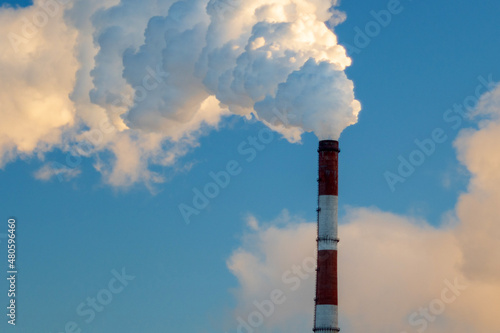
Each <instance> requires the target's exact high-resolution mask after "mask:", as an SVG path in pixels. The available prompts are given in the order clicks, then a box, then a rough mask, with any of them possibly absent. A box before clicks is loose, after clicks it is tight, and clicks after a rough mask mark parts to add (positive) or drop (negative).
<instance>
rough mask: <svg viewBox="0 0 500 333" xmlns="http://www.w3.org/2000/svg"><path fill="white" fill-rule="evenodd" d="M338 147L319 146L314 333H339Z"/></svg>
mask: <svg viewBox="0 0 500 333" xmlns="http://www.w3.org/2000/svg"><path fill="white" fill-rule="evenodd" d="M339 152H340V150H339V143H338V141H334V140H324V141H320V142H319V149H318V153H319V178H318V239H317V242H318V267H317V273H316V298H315V305H316V308H315V312H314V329H313V331H314V332H320V333H334V332H339V331H340V328H339V325H338V288H337V244H338V242H339V239H338V233H337V229H338V224H337V215H338V157H339Z"/></svg>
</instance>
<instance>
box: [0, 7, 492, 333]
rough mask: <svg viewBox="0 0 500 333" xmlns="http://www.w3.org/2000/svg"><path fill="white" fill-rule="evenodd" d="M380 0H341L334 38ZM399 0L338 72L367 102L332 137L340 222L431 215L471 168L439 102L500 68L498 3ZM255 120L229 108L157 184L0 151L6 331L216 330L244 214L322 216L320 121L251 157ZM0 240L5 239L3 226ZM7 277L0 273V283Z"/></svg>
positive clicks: (87, 163) (437, 218) (352, 33)
mask: <svg viewBox="0 0 500 333" xmlns="http://www.w3.org/2000/svg"><path fill="white" fill-rule="evenodd" d="M1 3H2V4H5V3H9V4H11V5H13V6H15V5H20V6H26V5H28V3H27V2H23V1H2V2H1ZM387 3H388V2H387V1H385V0H380V1H379V0H376V1H370V2H368V1H364V2H359V1H348V0H344V1H342V3H341V5H340V7H339V9H340V10H342V11H343V12H345V13H346V15H347V19H346V21H345V22H344V23H342V24H340V25H339V26H337V27H336V28H335V32H336V34H337V36H338V39H339V43H340V44H350V45H355V44H356V42H355V38H356V33H357V32H356V31H357V30H356V29H355V28H356V27H358V28H360V29H361V30H362V31H363V30H364V29H365V25H366V24H367V23H368V22H370V21H373V20H374V18H373V16H371V14H370V12H371V11H372V10H375V11H379V10H382V9H385V8H387ZM401 6H402V8H404V9H403V10H402V11H401V12H400V13H399V14H397V15H393V17H392V19H391V22H390V24H388V25H387V27H382V28H381V30H380V33H378V34H377V35H376V36H374V37H370V43H369V45H367V46H366V47H359V52H351V53H350V54H349V56H350V57H351V58H352V60H353V63H352V65H351V66H350V67H348V68H347V70H346V73H347V76H348V77H349V79H351V80H352V81H353V82H354V87H355V88H354V92H355V95H356V98H357V99H358V100H359V101H360V102H361V104H362V111H361V113H360V116H359V121H358V123H357V124H356V125H353V126H350V127H348V128H347V129H346V130H345V131H344V132H343V133H342V135H341V138H340V144H341V149H342V152H341V155H340V180H339V181H340V206H341V211H340V223H344V222H343V218H344V216H345V214H346V210H345V209H346V208H347V207H376V208H377V209H380V210H382V211H387V212H391V213H395V214H401V215H409V216H415V217H419V218H422V219H425V220H427V221H429V223H430V224H431V225H434V226H439V224H440V223H441V221H442V216H443V214H446V213H447V212H449V211H451V210H453V209H454V207H455V205H456V204H457V199H458V197H459V196H460V194H462V193H463V192H465V191H466V189H467V184H468V182H469V173H468V171H467V169H466V168H465V167H464V166H462V165H461V164H460V163H459V162H458V160H457V157H456V151H455V148H454V147H453V142H454V140H455V138H456V136H457V134H458V130H460V129H463V128H469V127H470V128H477V123H476V122H475V121H471V120H464V122H463V123H462V124H461V125H460V128H459V129H458V130H457V129H453V128H452V126H451V124H450V123H449V122H446V121H445V120H444V119H443V115H444V114H445V112H446V111H447V110H448V109H450V108H452V107H453V105H454V104H462V103H463V102H464V99H465V98H466V97H467V96H469V95H474V93H475V89H476V87H477V86H478V85H480V84H481V82H480V81H479V80H478V77H480V76H482V77H484V78H488V77H489V76H492V77H493V79H494V80H495V81H497V80H499V79H500V66H498V59H499V54H500V40H499V38H500V37H499V36H500V27H499V25H498V24H497V23H496V22H497V16H498V13H499V12H500V3H497V2H493V1H480V2H477V1H472V0H459V1H454V2H453V4H451V3H449V2H443V1H434V2H430V1H421V0H414V1H408V0H403V1H402V2H401ZM0 24H1V23H0ZM4 79H6V78H4ZM482 92H486V89H485V90H483V91H482ZM264 128H266V126H265V125H263V124H262V123H261V122H258V121H255V120H247V119H245V118H243V117H240V116H237V115H233V116H229V117H225V118H223V120H222V122H221V123H220V124H219V128H218V129H215V130H210V131H207V133H206V134H205V135H202V136H201V137H200V138H199V140H198V142H199V145H198V146H197V147H194V148H192V149H190V150H189V152H188V153H187V154H185V155H184V156H182V157H180V160H179V161H178V163H176V166H175V167H168V166H165V167H158V166H155V167H154V168H156V169H155V170H156V171H158V172H159V174H161V175H163V176H165V177H166V179H167V181H166V182H164V183H160V184H155V185H153V189H152V190H151V189H148V188H147V186H145V185H144V184H143V183H141V182H139V183H136V184H134V185H132V186H130V187H128V188H125V189H124V188H116V187H112V186H110V185H108V184H106V182H105V181H103V176H102V175H101V174H100V173H99V172H98V171H96V169H95V168H94V164H95V160H94V159H92V158H84V159H83V161H82V164H81V173H80V175H79V176H78V177H76V178H73V179H71V180H69V181H63V182H60V181H58V179H57V177H55V178H53V179H51V180H49V181H41V180H38V179H36V178H35V177H34V174H35V173H36V172H37V170H39V169H40V168H41V167H42V166H43V165H44V164H45V162H47V161H55V162H61V163H64V160H65V158H66V153H65V152H63V151H61V150H60V149H58V148H54V149H51V150H50V151H48V152H46V153H45V154H44V157H43V158H42V159H41V158H39V156H37V155H36V154H28V155H20V156H17V157H16V158H14V159H12V160H11V161H9V162H8V163H6V164H5V165H4V167H3V169H2V170H0V184H2V186H1V189H0V193H1V198H2V200H1V201H0V211H1V212H2V217H1V218H2V219H3V220H4V221H6V220H7V219H8V218H9V217H11V216H14V217H15V218H16V219H17V221H18V222H17V223H18V230H17V237H18V269H19V277H18V289H19V294H18V297H17V300H18V303H19V310H18V311H19V313H18V325H17V326H16V327H15V328H12V327H10V325H8V324H7V323H6V320H5V318H4V319H3V320H2V321H1V322H0V327H1V330H2V332H26V333H28V332H54V333H55V332H63V331H64V327H65V325H66V324H67V323H68V322H71V321H74V322H76V323H77V324H78V325H79V327H80V328H81V329H82V330H83V332H151V333H154V332H174V331H192V332H221V331H222V328H221V326H220V325H221V323H227V322H230V321H231V316H230V315H228V314H230V313H231V311H232V309H233V308H234V307H235V306H236V303H237V300H236V299H235V296H234V295H233V293H232V292H231V289H234V288H238V287H239V282H238V279H237V278H236V277H235V276H234V275H233V274H232V273H231V271H230V270H229V269H228V267H227V264H226V261H227V260H228V259H229V258H230V257H231V255H232V253H233V252H234V251H235V250H236V249H237V248H239V247H240V246H241V244H242V237H243V235H245V234H246V233H247V232H248V227H247V225H246V223H247V220H246V219H247V217H248V216H249V215H253V216H255V217H256V218H257V219H258V220H260V221H272V220H274V219H275V218H276V217H277V216H279V215H280V214H281V212H282V211H283V210H284V209H286V210H288V211H289V213H290V214H291V215H293V216H298V217H301V218H303V219H304V220H307V221H315V218H316V211H315V209H316V200H317V198H316V195H317V193H316V191H317V187H316V186H317V185H316V172H317V165H316V164H317V153H316V149H317V144H318V139H317V137H316V136H315V135H314V134H312V133H306V134H304V135H303V136H302V141H301V142H300V143H295V144H294V143H290V142H288V141H287V140H285V139H283V138H282V137H281V136H280V135H279V134H278V133H274V138H273V140H272V141H271V142H270V143H269V144H266V145H265V149H264V150H262V151H258V152H257V155H256V157H255V159H254V160H253V161H251V162H248V161H247V160H246V157H247V156H245V155H242V154H240V153H238V146H239V145H240V144H241V143H243V142H245V141H248V138H249V137H252V136H256V135H258V133H259V131H261V130H263V129H264ZM436 128H442V129H443V130H444V132H445V134H446V136H447V139H446V140H445V141H444V142H443V143H441V144H437V146H436V152H435V153H433V154H432V155H431V156H428V157H426V159H425V162H424V163H423V164H422V165H421V166H419V167H417V168H416V170H415V172H414V173H413V174H412V175H411V176H410V177H408V179H407V180H406V181H405V182H404V183H398V184H396V185H395V191H391V188H390V186H389V185H388V184H387V181H386V179H385V177H384V174H385V173H386V172H387V171H390V172H394V173H397V168H398V165H399V163H400V162H399V160H398V156H400V155H402V156H403V157H405V158H408V156H409V155H410V154H411V153H412V151H414V150H415V149H416V145H415V142H414V141H415V140H416V139H417V140H424V139H427V138H430V137H431V133H432V132H433V131H434V130H435V129H436ZM231 160H236V161H237V162H238V163H239V165H240V166H241V168H242V172H241V173H240V174H238V175H236V176H233V177H231V179H230V183H229V185H228V186H227V188H224V189H222V190H221V191H220V195H218V196H217V197H215V198H214V199H211V200H210V203H209V205H208V206H207V207H206V208H205V209H202V210H201V211H200V213H199V215H197V216H192V217H191V221H190V223H189V224H186V223H185V221H184V220H183V217H182V215H181V214H180V212H179V208H178V206H179V204H183V203H185V204H191V201H192V198H193V189H194V188H198V189H201V188H203V187H204V186H205V184H206V183H207V182H209V181H210V175H209V173H210V172H219V171H221V170H224V169H225V168H226V165H227V163H228V161H231ZM187 165H192V166H191V167H190V168H186V169H182V167H183V166H187ZM5 232H6V226H4V230H0V234H1V233H5ZM0 242H1V245H0V246H1V248H3V249H4V245H5V239H4V238H0ZM2 251H3V252H4V253H5V249H4V250H2ZM2 257H4V256H3V255H2ZM1 267H2V270H4V271H5V270H6V269H5V263H3V264H2V265H1ZM122 268H124V269H125V270H126V272H127V273H128V274H129V275H132V276H135V279H134V280H131V281H130V283H129V285H127V286H126V287H125V288H124V290H123V292H121V293H118V294H116V295H113V301H112V302H111V303H110V304H109V305H106V306H105V308H104V311H103V312H101V313H97V315H96V317H95V319H94V320H92V321H91V322H90V323H86V322H85V320H84V318H85V317H82V316H79V315H78V314H77V313H76V309H77V307H78V305H79V304H80V303H81V302H85V301H86V299H87V297H95V296H96V295H97V294H98V292H99V291H100V290H102V289H103V288H106V287H107V286H108V283H109V281H110V279H112V278H113V276H114V275H113V273H112V271H113V270H116V271H121V270H122ZM3 274H4V275H5V273H3ZM6 289H7V283H6V281H5V280H3V281H2V282H1V283H0V290H2V291H1V292H0V294H1V295H4V294H5V293H4V291H3V290H6ZM311 297H313V296H312V295H311ZM2 304H6V297H5V296H2ZM4 317H5V316H4ZM228 317H229V319H228ZM227 325H228V324H225V326H227ZM229 325H231V324H229ZM232 331H235V330H234V329H233V330H232ZM262 332H264V331H262ZM269 332H271V331H269ZM346 332H349V331H346ZM352 332H354V331H352Z"/></svg>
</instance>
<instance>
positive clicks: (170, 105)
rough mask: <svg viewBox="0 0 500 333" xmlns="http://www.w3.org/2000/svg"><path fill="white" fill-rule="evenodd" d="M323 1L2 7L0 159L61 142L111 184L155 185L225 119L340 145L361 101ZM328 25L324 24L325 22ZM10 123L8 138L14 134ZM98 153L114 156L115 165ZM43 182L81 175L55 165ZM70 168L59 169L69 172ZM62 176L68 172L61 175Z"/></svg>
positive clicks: (158, 0)
mask: <svg viewBox="0 0 500 333" xmlns="http://www.w3.org/2000/svg"><path fill="white" fill-rule="evenodd" d="M336 5H337V1H331V0H312V1H311V0H278V1H271V0H249V1H243V0H210V1H209V0H181V1H174V0H146V1H140V2H138V1H135V0H122V1H119V0H106V1H96V0H76V1H74V2H68V1H62V0H49V1H42V0H35V1H34V5H33V6H31V7H27V8H20V9H12V8H7V7H4V8H1V9H0V18H1V20H0V33H1V34H2V35H3V36H8V37H9V38H4V39H2V40H1V41H0V48H1V50H2V55H1V57H0V71H1V72H2V77H4V76H8V77H9V78H11V80H9V81H8V82H7V81H5V80H4V81H3V86H2V87H1V88H2V89H0V90H1V93H0V103H1V104H2V109H1V110H0V116H1V117H2V122H1V124H2V125H0V126H1V127H0V129H1V132H0V162H1V163H2V165H3V164H5V163H6V162H8V161H10V160H12V159H15V158H16V156H18V155H19V154H22V155H27V156H30V155H33V154H43V153H44V152H46V151H49V150H52V149H54V147H59V148H61V149H63V150H64V151H67V152H68V154H70V157H71V159H73V160H74V158H75V155H76V156H77V158H80V157H94V158H95V161H96V162H95V167H96V168H97V169H98V170H99V171H101V172H102V173H103V175H104V176H105V181H106V182H108V183H110V184H112V185H116V186H122V185H130V184H133V183H135V182H138V181H142V182H145V183H147V184H151V183H155V182H160V181H163V180H164V178H163V176H162V175H159V174H156V173H153V172H152V171H150V169H149V166H150V165H162V166H168V165H173V164H175V162H176V160H177V158H178V157H179V156H182V155H183V154H185V153H186V152H187V151H188V150H189V148H190V147H192V146H195V145H197V138H198V137H199V136H200V135H202V134H204V133H206V131H207V129H210V128H214V127H216V126H217V125H218V124H219V122H220V120H221V118H222V117H224V116H226V115H229V114H237V115H241V116H245V117H255V118H257V119H259V120H261V121H263V122H264V123H265V124H267V125H268V126H269V127H271V128H273V129H275V130H276V131H279V132H280V133H282V134H283V135H284V136H285V137H286V138H287V139H289V140H290V141H298V140H300V136H301V134H302V133H303V132H315V133H316V134H317V135H318V137H320V138H322V139H323V138H338V137H339V135H340V133H341V132H342V130H343V129H344V128H345V127H347V126H349V125H351V124H354V123H355V122H356V121H357V114H358V112H359V110H360V108H361V107H360V104H359V102H358V101H356V100H355V98H354V93H353V83H352V82H351V81H350V80H349V79H348V78H347V77H346V75H345V73H344V69H345V68H346V67H347V66H349V65H350V64H351V60H350V59H349V58H348V57H347V56H346V52H345V49H344V48H343V47H342V46H340V45H338V43H337V38H336V36H335V34H334V32H333V31H332V30H331V29H330V28H331V27H334V26H335V25H336V24H339V23H341V22H342V21H343V19H344V17H343V14H342V13H340V12H338V11H337V10H335V6H336ZM329 27H330V28H329ZM13 129H15V130H13ZM106 152H111V153H112V155H111V156H112V157H109V154H106ZM56 164H58V165H59V169H58V170H50V169H51V168H54V166H53V165H52V164H47V165H45V166H44V167H43V172H40V173H38V174H39V175H41V174H43V175H44V177H39V178H40V179H47V178H49V176H48V175H60V174H65V175H73V176H74V175H78V172H77V171H78V170H69V169H75V168H76V169H77V168H78V163H67V162H66V161H57V163H56ZM68 168H69V169H68ZM70 178H71V177H70Z"/></svg>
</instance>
